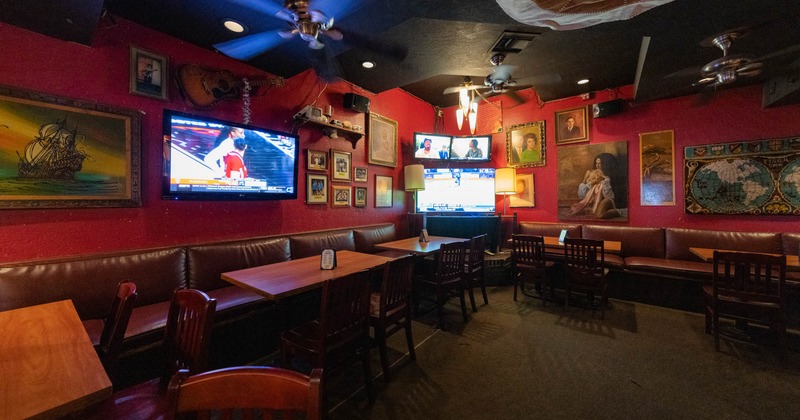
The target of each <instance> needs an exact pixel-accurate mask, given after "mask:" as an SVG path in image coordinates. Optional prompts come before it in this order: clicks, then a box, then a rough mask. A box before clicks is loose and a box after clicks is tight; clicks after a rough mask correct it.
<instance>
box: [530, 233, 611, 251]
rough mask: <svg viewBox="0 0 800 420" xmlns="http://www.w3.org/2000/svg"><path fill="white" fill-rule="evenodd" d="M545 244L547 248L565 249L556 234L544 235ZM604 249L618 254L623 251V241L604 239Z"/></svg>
mask: <svg viewBox="0 0 800 420" xmlns="http://www.w3.org/2000/svg"><path fill="white" fill-rule="evenodd" d="M543 238H544V246H545V248H557V249H560V250H562V251H563V250H564V243H563V242H558V238H557V237H555V236H544V237H543ZM603 250H604V251H605V252H608V253H611V254H618V253H619V252H620V251H622V242H619V241H603Z"/></svg>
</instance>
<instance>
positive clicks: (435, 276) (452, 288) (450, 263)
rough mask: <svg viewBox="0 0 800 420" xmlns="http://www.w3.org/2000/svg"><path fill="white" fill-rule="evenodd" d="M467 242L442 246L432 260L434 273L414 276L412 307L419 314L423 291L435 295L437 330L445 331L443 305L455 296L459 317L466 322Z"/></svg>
mask: <svg viewBox="0 0 800 420" xmlns="http://www.w3.org/2000/svg"><path fill="white" fill-rule="evenodd" d="M467 244H468V242H451V243H448V244H443V245H442V246H441V247H440V248H439V252H437V253H436V256H435V258H434V272H433V273H432V274H431V273H422V274H419V275H415V276H414V307H415V312H416V313H419V302H420V297H421V292H422V291H423V290H428V291H432V292H433V293H434V294H435V295H436V298H435V299H436V300H435V305H436V306H435V307H436V309H437V311H438V314H439V328H441V329H442V330H446V329H447V325H446V324H445V322H444V305H445V303H446V302H447V299H448V298H450V297H452V296H457V297H458V298H459V300H460V301H461V315H462V317H463V318H464V322H467V305H466V300H465V299H464V254H465V252H466V249H467Z"/></svg>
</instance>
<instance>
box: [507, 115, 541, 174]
mask: <svg viewBox="0 0 800 420" xmlns="http://www.w3.org/2000/svg"><path fill="white" fill-rule="evenodd" d="M545 148H546V143H545V139H544V121H534V122H529V123H525V124H517V125H512V126H511V127H509V128H508V130H507V132H506V161H507V162H508V166H509V167H511V168H527V167H535V166H544V165H545Z"/></svg>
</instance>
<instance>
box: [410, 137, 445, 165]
mask: <svg viewBox="0 0 800 420" xmlns="http://www.w3.org/2000/svg"><path fill="white" fill-rule="evenodd" d="M451 138H452V137H451V136H448V135H444V134H429V133H414V158H415V159H431V160H447V159H448V158H449V157H450V139H451ZM428 141H430V145H429V147H427V146H428V144H427V142H428Z"/></svg>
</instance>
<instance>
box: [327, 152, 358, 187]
mask: <svg viewBox="0 0 800 420" xmlns="http://www.w3.org/2000/svg"><path fill="white" fill-rule="evenodd" d="M352 166H353V165H352V154H351V153H350V152H343V151H341V150H333V149H331V180H332V181H350V179H351V173H352V172H353V171H352Z"/></svg>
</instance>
